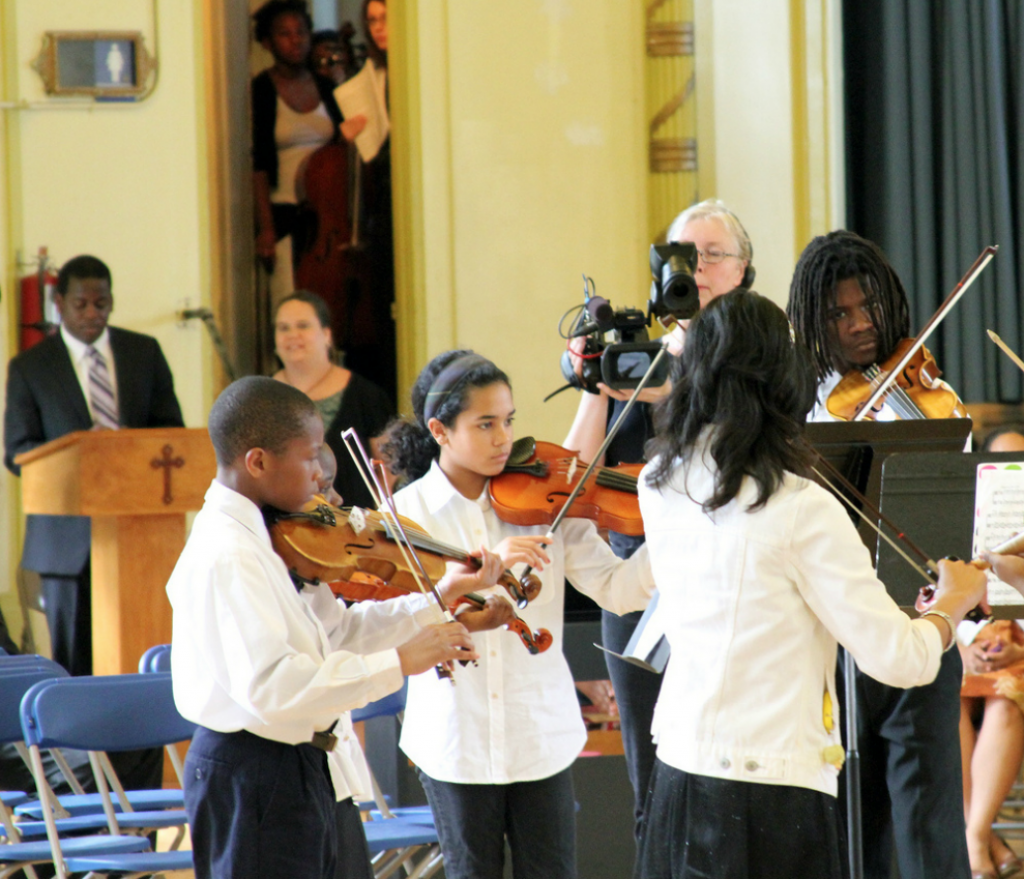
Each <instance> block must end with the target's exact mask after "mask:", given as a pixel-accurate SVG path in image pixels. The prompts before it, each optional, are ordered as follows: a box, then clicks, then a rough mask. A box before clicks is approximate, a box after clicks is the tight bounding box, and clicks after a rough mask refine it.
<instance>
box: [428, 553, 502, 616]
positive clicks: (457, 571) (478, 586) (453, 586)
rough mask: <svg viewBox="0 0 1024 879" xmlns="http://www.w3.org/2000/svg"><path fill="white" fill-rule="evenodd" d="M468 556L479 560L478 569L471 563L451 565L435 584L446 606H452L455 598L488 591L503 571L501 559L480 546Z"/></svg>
mask: <svg viewBox="0 0 1024 879" xmlns="http://www.w3.org/2000/svg"><path fill="white" fill-rule="evenodd" d="M469 555H470V556H471V557H473V558H474V559H479V560H480V567H477V566H476V565H475V564H472V563H466V564H463V563H461V562H455V563H452V564H451V565H449V568H448V572H447V573H446V574H445V575H444V577H443V578H442V580H441V582H440V583H438V584H437V591H438V592H439V593H440V595H441V598H442V599H444V603H445V604H447V605H452V604H454V603H455V600H456V599H457V598H459V597H461V596H463V595H468V594H469V593H470V592H482V591H483V590H484V589H490V588H491V587H492V586H494V585H495V584H496V583H497V582H498V579H499V578H500V577H501V575H502V574H503V573H504V571H505V565H504V564H503V563H502V560H501V557H500V556H499V555H498V554H497V553H494V552H490V551H489V550H487V549H485V548H484V547H482V546H481V547H480V549H478V550H476V551H474V552H471V553H469Z"/></svg>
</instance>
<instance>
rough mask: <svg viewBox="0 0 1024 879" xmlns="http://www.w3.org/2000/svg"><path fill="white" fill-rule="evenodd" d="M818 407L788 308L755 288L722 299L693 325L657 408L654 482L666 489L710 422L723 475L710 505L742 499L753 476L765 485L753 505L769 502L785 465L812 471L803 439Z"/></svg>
mask: <svg viewBox="0 0 1024 879" xmlns="http://www.w3.org/2000/svg"><path fill="white" fill-rule="evenodd" d="M813 403H814V376H813V372H812V370H811V365H810V363H809V362H808V357H807V352H806V350H805V349H804V347H803V346H802V345H799V344H797V343H796V341H795V339H794V337H793V334H792V330H791V328H790V325H789V321H788V320H787V319H786V314H785V312H784V311H783V310H782V309H781V308H779V307H778V306H777V305H776V304H775V303H773V302H772V301H771V300H769V299H765V298H764V297H763V296H759V295H758V294H756V293H754V292H753V291H747V290H743V289H736V290H733V291H732V292H731V293H726V294H725V295H724V296H719V297H717V298H716V299H714V300H712V302H711V303H710V304H709V305H708V306H707V307H706V308H703V309H701V312H700V314H699V315H698V316H697V318H696V319H695V320H694V322H693V324H692V325H691V326H690V329H689V332H687V334H686V347H685V348H684V349H683V354H682V357H681V358H680V362H679V367H678V369H677V375H676V377H675V381H674V383H673V385H672V390H671V392H670V393H669V395H668V396H667V397H666V398H665V400H664V401H663V402H662V403H661V404H659V405H658V406H657V407H656V408H655V412H654V423H655V429H656V434H655V437H654V439H653V440H651V442H650V443H649V444H648V449H647V456H648V459H653V457H654V456H655V455H657V456H658V461H657V463H656V464H655V465H654V468H653V470H652V471H651V473H650V474H649V475H648V477H647V482H648V484H649V485H650V486H652V487H653V488H658V489H660V488H664V487H665V486H666V485H668V484H669V482H670V481H671V480H672V477H673V475H674V474H675V472H676V468H677V467H678V466H679V464H680V463H683V464H685V463H686V462H688V461H689V459H690V457H691V455H692V454H693V452H694V450H695V448H696V446H697V444H698V441H699V440H701V438H702V434H703V433H704V431H705V429H706V428H710V435H709V436H708V439H707V441H708V444H709V450H710V453H711V457H712V458H713V459H714V461H715V465H716V466H717V470H718V472H717V473H716V474H715V491H714V494H712V495H711V497H710V498H708V499H707V500H705V501H704V502H703V507H704V510H705V511H706V512H711V511H712V510H717V509H718V508H719V507H724V506H725V505H726V504H728V503H730V502H731V501H732V500H734V499H735V498H736V496H737V495H738V494H739V492H740V488H741V487H742V484H743V479H744V477H746V476H749V477H750V478H751V479H753V480H754V482H755V483H756V485H757V499H756V500H755V501H754V503H752V504H751V505H750V507H749V509H751V510H755V509H757V508H759V507H763V506H764V505H765V504H766V503H767V502H768V499H769V498H770V497H771V496H772V495H773V494H774V493H775V491H776V490H777V489H778V487H779V485H780V484H781V482H782V477H783V474H784V473H785V472H786V471H790V472H793V473H797V474H800V475H805V474H806V473H807V472H808V467H809V461H810V457H809V456H810V451H809V449H808V447H807V446H805V445H804V443H803V440H802V435H803V426H804V420H805V419H806V417H807V413H808V411H809V410H810V408H811V405H812V404H813Z"/></svg>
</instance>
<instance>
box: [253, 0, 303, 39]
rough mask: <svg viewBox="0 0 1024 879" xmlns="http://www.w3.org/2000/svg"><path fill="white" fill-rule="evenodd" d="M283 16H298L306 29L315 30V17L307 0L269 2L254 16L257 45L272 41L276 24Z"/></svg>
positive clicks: (273, 0) (274, 0)
mask: <svg viewBox="0 0 1024 879" xmlns="http://www.w3.org/2000/svg"><path fill="white" fill-rule="evenodd" d="M281 15H297V16H299V18H301V19H302V20H303V21H304V22H306V27H307V28H308V29H309V30H310V31H312V30H313V17H312V16H311V15H310V14H309V9H308V8H307V7H306V0H267V2H266V3H264V4H263V5H262V6H261V7H260V8H259V9H257V10H256V11H255V12H254V13H253V14H252V20H253V22H254V25H255V27H254V36H255V37H256V42H257V43H262V42H263V41H264V40H269V39H270V32H271V31H272V30H273V29H274V22H275V21H276V20H277V18H278V17H279V16H281Z"/></svg>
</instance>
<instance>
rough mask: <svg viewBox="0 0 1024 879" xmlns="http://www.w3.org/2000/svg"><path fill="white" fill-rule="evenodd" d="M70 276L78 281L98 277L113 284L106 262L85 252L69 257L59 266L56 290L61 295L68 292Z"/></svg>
mask: <svg viewBox="0 0 1024 879" xmlns="http://www.w3.org/2000/svg"><path fill="white" fill-rule="evenodd" d="M72 278H77V279H78V280H79V281H85V280H92V279H99V280H101V281H106V282H107V283H108V284H111V286H113V284H112V282H111V279H110V269H109V268H107V264H106V263H105V262H103V260H101V259H99V258H97V257H95V256H89V255H87V254H84V255H82V256H76V257H74V258H73V259H69V260H68V261H67V262H66V263H64V265H62V266H61V267H60V273H59V274H58V275H57V292H58V293H59V294H60V295H61V296H63V295H64V294H65V293H67V292H68V285H69V284H70V283H71V279H72Z"/></svg>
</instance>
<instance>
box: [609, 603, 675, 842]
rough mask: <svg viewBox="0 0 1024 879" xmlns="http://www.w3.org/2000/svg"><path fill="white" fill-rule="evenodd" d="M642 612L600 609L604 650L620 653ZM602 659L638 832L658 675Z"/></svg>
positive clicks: (649, 767)
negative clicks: (612, 691) (611, 691)
mask: <svg viewBox="0 0 1024 879" xmlns="http://www.w3.org/2000/svg"><path fill="white" fill-rule="evenodd" d="M642 616H643V613H642V612H641V611H637V612H636V613H628V614H625V615H623V616H617V615H616V614H613V613H609V612H608V611H606V610H603V611H601V642H602V643H603V644H604V646H605V647H606V648H607V649H608V650H614V651H615V652H616V653H622V651H623V650H625V649H626V645H627V644H628V643H629V639H630V638H631V637H632V636H633V631H634V630H635V629H636V625H637V623H638V622H640V617H642ZM604 659H605V663H606V664H607V666H608V676H609V677H610V678H611V681H612V685H613V686H614V687H615V701H616V702H617V703H618V706H619V728H620V729H621V730H622V748H623V752H624V754H625V757H626V771H627V772H628V773H629V782H630V784H631V785H633V796H634V809H635V814H636V827H635V833H636V834H637V835H639V833H640V823H641V821H642V820H643V815H644V802H645V800H646V799H647V791H648V790H649V789H650V778H651V771H652V770H653V769H654V760H655V754H656V753H657V748H656V746H655V744H654V742H653V741H652V740H651V721H652V720H653V719H654V706H655V705H656V704H657V702H658V693H659V692H660V691H661V678H662V676H661V675H660V674H654V672H650V671H646V670H645V669H642V668H640V667H639V666H636V665H633V664H632V663H629V662H626V661H625V660H622V659H617V658H616V657H614V656H611V655H609V654H607V653H606V654H605V655H604Z"/></svg>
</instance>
